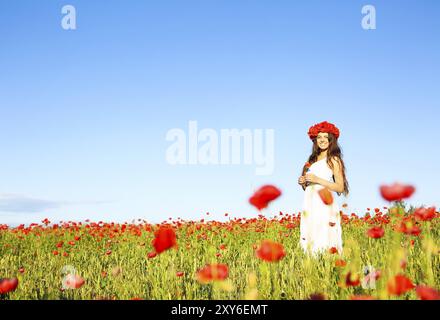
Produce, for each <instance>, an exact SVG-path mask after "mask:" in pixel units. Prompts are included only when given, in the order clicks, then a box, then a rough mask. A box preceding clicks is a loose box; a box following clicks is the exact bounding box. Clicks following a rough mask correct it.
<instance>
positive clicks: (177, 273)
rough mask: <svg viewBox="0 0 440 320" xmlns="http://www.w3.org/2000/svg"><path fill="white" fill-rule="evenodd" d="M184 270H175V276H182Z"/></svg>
mask: <svg viewBox="0 0 440 320" xmlns="http://www.w3.org/2000/svg"><path fill="white" fill-rule="evenodd" d="M184 274H185V273H184V272H183V271H178V272H176V276H178V277H183V276H184Z"/></svg>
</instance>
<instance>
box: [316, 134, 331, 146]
mask: <svg viewBox="0 0 440 320" xmlns="http://www.w3.org/2000/svg"><path fill="white" fill-rule="evenodd" d="M316 144H317V145H318V147H319V149H321V150H327V149H328V146H329V141H328V133H327V132H320V133H318V136H317V137H316Z"/></svg>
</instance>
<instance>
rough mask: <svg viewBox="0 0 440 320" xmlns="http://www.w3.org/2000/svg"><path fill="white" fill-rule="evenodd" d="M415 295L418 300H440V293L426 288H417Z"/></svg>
mask: <svg viewBox="0 0 440 320" xmlns="http://www.w3.org/2000/svg"><path fill="white" fill-rule="evenodd" d="M416 293H417V296H418V297H419V298H420V300H440V292H439V291H438V290H435V289H434V288H430V287H428V286H417V287H416Z"/></svg>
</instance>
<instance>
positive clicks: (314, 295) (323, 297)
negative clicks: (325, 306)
mask: <svg viewBox="0 0 440 320" xmlns="http://www.w3.org/2000/svg"><path fill="white" fill-rule="evenodd" d="M309 300H327V297H326V295H325V294H323V293H312V294H311V295H310V296H309Z"/></svg>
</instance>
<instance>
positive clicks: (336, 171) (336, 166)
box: [306, 159, 344, 193]
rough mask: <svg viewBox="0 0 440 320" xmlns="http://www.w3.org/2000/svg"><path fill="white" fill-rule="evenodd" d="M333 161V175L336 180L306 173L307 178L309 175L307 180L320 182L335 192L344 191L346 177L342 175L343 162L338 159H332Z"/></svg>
mask: <svg viewBox="0 0 440 320" xmlns="http://www.w3.org/2000/svg"><path fill="white" fill-rule="evenodd" d="M331 162H332V164H333V176H334V177H335V182H330V181H327V180H324V179H321V178H319V177H317V176H315V175H306V180H307V176H309V177H308V180H307V181H310V182H313V183H318V184H320V185H322V186H324V187H327V188H329V189H330V190H332V191H334V192H338V193H342V192H344V178H343V176H342V171H341V168H342V167H341V163H340V162H339V160H336V159H331Z"/></svg>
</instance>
